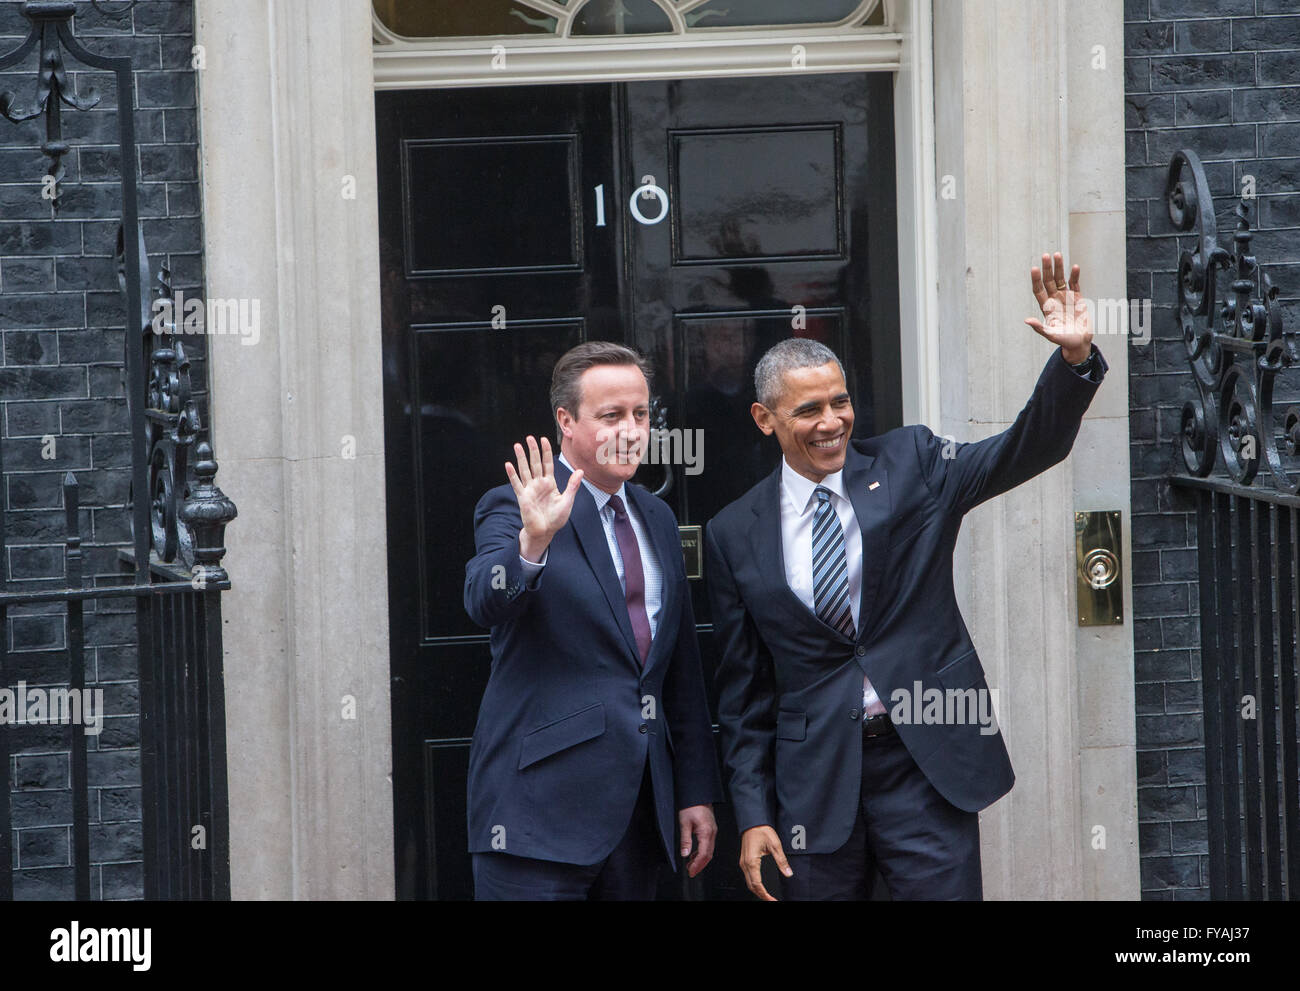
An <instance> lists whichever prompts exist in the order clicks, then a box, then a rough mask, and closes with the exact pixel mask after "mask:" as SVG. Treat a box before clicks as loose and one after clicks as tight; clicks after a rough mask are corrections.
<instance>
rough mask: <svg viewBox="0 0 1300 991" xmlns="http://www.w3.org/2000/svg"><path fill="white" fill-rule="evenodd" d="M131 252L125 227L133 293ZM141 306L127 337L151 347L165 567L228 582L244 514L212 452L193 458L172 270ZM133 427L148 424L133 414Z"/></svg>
mask: <svg viewBox="0 0 1300 991" xmlns="http://www.w3.org/2000/svg"><path fill="white" fill-rule="evenodd" d="M137 237H138V245H139V247H138V250H139V252H140V257H141V258H142V259H147V258H148V255H147V254H146V253H145V245H144V235H143V234H142V233H141V234H138V235H137ZM124 245H125V231H124V229H123V228H121V227H119V228H118V253H117V258H118V279H119V282H120V283H121V284H122V287H123V289H124V290H125V287H126V286H125V284H126V278H127V276H126V266H125V264H124V259H125V255H124V251H123V248H124ZM146 271H147V268H146V267H144V266H142V267H141V281H142V282H145V281H147V280H146V277H145V275H144V273H145V272H146ZM140 299H141V300H142V301H143V305H142V306H141V312H140V318H139V325H138V327H137V329H136V334H127V342H126V346H127V347H128V348H129V347H132V346H133V344H132V342H133V340H134V342H135V344H134V346H137V347H142V348H143V350H144V359H145V368H146V370H147V379H146V382H147V386H146V390H145V396H144V417H143V421H142V422H143V429H144V431H145V451H146V452H147V457H148V464H149V473H148V478H149V501H150V514H149V515H150V523H151V527H150V529H151V531H152V533H151V537H150V543H151V546H152V549H153V553H154V554H156V555H157V556H158V558H159V560H161V561H165V562H168V563H171V562H179V563H180V564H182V565H183V566H184V567H185V568H187V569H189V570H190V571H192V572H193V573H195V574H196V575H197V574H200V573H201V574H203V575H204V576H205V580H211V581H225V580H226V573H225V571H224V570H223V569H222V568H221V564H220V560H221V558H220V555H221V553H224V548H223V547H222V539H223V535H224V532H225V528H226V524H227V523H229V522H230V521H231V520H232V519H234V518H235V516H236V515H237V511H236V509H235V504H234V503H233V502H231V501H230V500H229V499H228V498H226V496H225V493H223V492H222V491H221V489H220V488H218V487H217V485H216V484H215V483H214V482H213V477H214V476H215V474H216V470H217V463H216V461H214V460H213V458H212V448H211V447H210V446H209V445H208V444H207V443H206V442H202V443H197V450H196V452H195V455H196V458H192V457H191V455H190V449H191V448H192V447H195V446H196V442H197V441H198V437H199V434H200V432H201V430H202V426H203V424H202V420H201V418H200V416H199V409H198V405H197V404H196V403H195V401H194V396H193V388H192V386H191V382H190V359H189V356H188V355H187V354H186V352H185V344H184V342H183V341H182V340H181V338H182V337H183V335H184V330H185V327H184V315H183V313H182V312H181V309H182V307H181V300H180V299H178V298H177V296H176V293H175V292H174V291H173V289H172V285H171V273H170V271H168V269H167V268H166V267H165V266H164V267H161V268H160V269H159V271H158V277H157V280H156V281H155V282H154V283H153V285H152V286H150V287H148V288H147V289H145V290H144V291H142V292H141V293H140ZM127 357H128V359H129V355H128V356H127ZM135 401H136V400H135V397H133V396H131V397H128V400H127V406H128V409H130V408H131V407H133V405H134V403H135ZM131 422H132V423H140V422H141V421H140V420H138V419H137V418H136V417H135V416H134V415H132V417H131ZM196 460H197V463H195V461H196ZM192 465H193V468H191V466H192ZM192 475H197V478H198V480H197V481H195V482H192V481H191V476H192ZM132 498H134V492H132ZM214 551H215V552H217V554H216V557H215V558H214V557H213V553H214Z"/></svg>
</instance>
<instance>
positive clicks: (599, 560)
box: [555, 458, 640, 667]
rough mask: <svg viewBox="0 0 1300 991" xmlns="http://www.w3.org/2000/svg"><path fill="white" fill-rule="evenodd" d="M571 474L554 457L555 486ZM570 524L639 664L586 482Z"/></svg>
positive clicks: (562, 485) (620, 587) (566, 481)
mask: <svg viewBox="0 0 1300 991" xmlns="http://www.w3.org/2000/svg"><path fill="white" fill-rule="evenodd" d="M571 474H572V472H570V471H569V469H568V468H566V467H565V466H564V463H563V462H562V461H560V459H559V458H556V459H555V486H556V488H558V489H559V490H560V491H561V492H563V491H564V488H565V486H567V485H568V484H569V476H570V475H571ZM569 525H570V526H572V527H573V534H574V536H575V537H577V539H578V546H579V547H581V548H582V553H583V556H584V557H586V559H587V563H588V564H589V565H591V570H592V571H593V572H594V573H595V575H596V580H597V581H598V582H599V583H600V589H601V591H602V592H604V593H605V599H606V601H607V602H608V603H609V608H610V612H612V613H613V614H614V622H615V623H617V624H618V628H619V629H620V630H622V631H623V639H624V641H625V642H626V643H627V648H628V650H629V651H631V652H632V656H631V657H630V658H629V660H630V661H632V663H634V664H637V666H638V667H639V666H640V663H639V661H638V656H639V655H638V653H637V649H636V636H635V635H634V634H633V633H632V620H631V618H629V616H628V614H627V599H626V598H625V597H624V595H623V585H622V583H621V582H620V581H619V580H618V572H617V571H615V570H614V559H613V558H612V557H610V554H609V541H607V540H606V539H605V528H604V527H603V526H602V525H601V522H600V517H599V515H597V513H596V500H595V499H594V498H592V495H591V493H590V492H588V491H587V486H585V485H579V486H578V494H577V495H576V496H574V499H573V511H572V512H571V513H570V514H569Z"/></svg>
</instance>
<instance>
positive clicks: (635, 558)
mask: <svg viewBox="0 0 1300 991" xmlns="http://www.w3.org/2000/svg"><path fill="white" fill-rule="evenodd" d="M609 504H610V505H611V506H613V507H614V536H615V538H617V540H618V552H619V553H620V554H621V555H623V595H624V598H626V599H627V614H628V618H630V619H631V620H632V632H633V633H634V634H635V635H636V647H637V650H639V651H640V652H641V663H642V664H644V663H645V659H646V655H647V654H649V653H650V617H649V616H647V615H646V611H645V571H644V570H643V569H642V567H641V548H640V547H638V546H637V542H636V534H635V533H633V532H632V521H631V520H629V519H628V518H627V510H626V509H624V508H623V500H622V499H620V498H619V497H618V496H616V495H615V496H610V497H609Z"/></svg>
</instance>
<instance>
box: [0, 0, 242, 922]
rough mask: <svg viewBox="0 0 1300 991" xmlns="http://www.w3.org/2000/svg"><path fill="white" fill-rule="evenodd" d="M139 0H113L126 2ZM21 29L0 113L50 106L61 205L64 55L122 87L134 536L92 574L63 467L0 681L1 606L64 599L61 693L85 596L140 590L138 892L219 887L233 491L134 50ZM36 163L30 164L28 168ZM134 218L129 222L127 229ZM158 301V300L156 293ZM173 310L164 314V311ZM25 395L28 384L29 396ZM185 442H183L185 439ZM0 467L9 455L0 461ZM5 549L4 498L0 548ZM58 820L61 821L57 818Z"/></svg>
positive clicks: (36, 9) (43, 19) (6, 788)
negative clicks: (157, 190)
mask: <svg viewBox="0 0 1300 991" xmlns="http://www.w3.org/2000/svg"><path fill="white" fill-rule="evenodd" d="M132 6H134V3H128V4H127V5H126V6H124V7H118V8H116V9H113V10H109V9H108V8H100V7H99V6H98V3H97V2H96V8H97V9H100V10H101V11H102V12H104V13H107V14H110V16H112V15H114V14H117V13H124V12H126V11H128V10H129V9H130V8H131V7H132ZM22 13H23V15H24V16H25V17H26V18H27V19H28V20H29V21H30V22H31V31H30V33H29V34H28V36H27V38H26V39H25V40H24V41H23V42H22V43H21V44H20V45H19V46H18V47H17V48H16V49H15V50H14V51H12V52H10V53H8V54H7V55H4V56H0V70H4V69H8V68H10V67H13V66H16V65H19V64H20V63H21V62H22V60H23V59H25V58H27V57H28V56H29V55H30V54H31V53H32V52H33V51H38V58H39V66H38V70H37V79H36V98H35V101H34V102H33V103H32V104H30V105H28V106H23V105H20V103H19V100H18V98H17V97H16V96H15V95H14V94H12V93H0V115H2V116H4V117H6V118H7V119H9V120H10V121H13V122H16V123H17V122H22V121H26V120H34V119H36V118H38V117H44V122H45V142H44V143H43V144H42V146H41V150H42V151H43V152H44V154H45V155H46V156H47V157H48V159H49V163H48V168H47V176H46V182H45V184H46V186H47V187H48V189H49V190H51V191H52V194H53V195H52V197H51V205H52V207H53V208H54V209H55V210H56V211H57V209H58V206H59V190H60V185H61V183H62V180H63V177H64V169H63V157H64V156H65V155H67V154H68V152H69V150H70V149H69V146H68V145H67V143H65V142H64V141H63V139H62V129H61V126H60V113H61V111H62V107H63V105H67V106H69V107H72V108H74V109H76V110H87V109H89V108H91V107H93V106H95V105H96V104H97V103H98V102H99V98H98V97H97V96H96V95H94V93H93V92H90V93H87V94H86V95H84V96H82V95H78V94H77V93H75V92H73V91H72V89H71V88H70V87H69V83H68V77H67V73H66V69H65V57H68V56H70V57H71V58H72V59H74V60H76V62H78V63H80V64H82V65H84V66H88V67H90V68H93V69H104V70H108V71H110V72H112V73H113V74H114V76H115V79H116V84H117V92H118V94H119V98H118V100H119V106H118V113H117V123H118V138H119V141H118V148H119V151H120V161H121V164H122V176H121V194H122V217H121V227H120V228H119V233H118V252H117V261H118V277H119V285H120V288H121V290H122V293H123V296H124V300H125V305H126V314H127V320H126V328H127V333H126V346H125V355H124V359H123V363H124V368H125V373H126V388H127V411H128V418H129V422H130V431H131V493H132V494H131V500H130V506H129V508H128V510H127V511H128V512H129V513H130V517H131V536H132V545H131V549H130V550H129V551H125V550H124V551H123V552H122V560H123V562H124V564H125V566H126V571H127V575H126V576H125V577H126V579H127V580H126V582H125V583H123V584H108V585H93V586H87V585H86V583H85V582H84V581H83V577H82V570H83V569H82V560H81V554H82V551H81V538H82V534H81V532H80V523H79V519H78V515H77V509H78V489H79V486H78V482H77V479H76V477H75V476H74V475H73V474H72V473H71V472H69V473H68V474H67V475H66V477H65V479H64V487H63V494H64V511H65V516H66V536H65V541H64V543H65V548H64V570H65V576H66V580H65V581H64V582H63V583H62V587H57V588H50V587H48V583H45V587H41V588H35V589H33V588H20V587H18V584H19V583H11V582H10V581H8V576H7V575H6V573H5V569H4V567H3V565H0V688H5V687H6V686H9V683H10V682H9V664H10V652H9V642H10V640H9V637H10V624H9V611H10V609H13V608H16V607H31V606H35V605H37V604H49V603H64V608H65V615H66V634H67V635H66V641H65V643H66V650H67V654H68V679H67V683H68V694H69V696H72V695H73V693H72V690H73V689H76V690H78V691H77V692H76V694H77V695H82V694H84V689H85V675H86V672H85V644H84V635H83V634H84V621H85V603H86V602H87V601H93V602H95V603H99V602H107V601H110V600H113V599H117V598H123V597H127V598H134V600H135V604H136V609H135V611H136V635H137V642H138V647H139V652H138V656H139V714H140V752H141V785H142V789H141V790H142V803H143V859H144V895H145V897H146V898H151V899H152V898H165V899H173V898H190V899H224V898H229V896H230V858H229V824H228V811H227V799H226V771H225V760H226V755H225V710H224V691H223V684H222V654H221V600H220V595H221V591H222V590H224V589H227V588H229V587H230V582H229V578H228V576H227V574H226V571H225V570H224V568H223V567H222V565H221V560H222V557H223V556H224V554H225V548H224V547H223V546H222V541H223V539H224V533H225V528H226V524H227V523H229V522H230V520H232V519H233V518H234V517H235V506H234V504H233V503H232V502H231V501H230V500H229V499H227V498H226V497H225V495H224V494H223V493H222V492H221V490H220V489H219V488H218V487H217V486H216V484H215V482H214V477H215V475H216V471H217V464H216V462H215V461H214V460H213V457H212V450H211V447H210V446H209V445H208V443H207V442H206V441H204V440H201V439H200V438H201V437H202V436H203V430H202V426H201V423H200V417H199V412H198V408H197V405H196V403H195V401H194V399H193V397H192V394H191V387H190V363H189V359H188V357H187V356H186V354H185V347H184V344H183V343H182V341H181V340H180V334H181V333H182V331H181V329H180V328H178V327H177V325H176V322H175V319H174V315H175V314H177V313H179V311H180V306H179V305H178V304H179V300H177V299H176V298H175V295H174V294H173V292H172V288H171V285H170V277H169V273H168V272H167V270H166V269H165V268H164V269H162V270H161V271H160V272H159V273H158V276H157V278H156V279H155V280H153V281H151V280H150V278H149V275H148V272H147V268H146V267H147V264H148V256H147V254H146V251H145V243H144V236H143V232H142V230H141V227H140V221H139V207H138V200H139V197H138V183H139V176H138V170H137V165H136V163H137V155H136V139H135V127H134V118H133V107H134V99H133V94H134V92H135V88H134V76H133V73H132V61H131V59H130V58H129V57H107V56H102V55H97V54H94V53H93V52H90V51H88V50H87V49H85V48H84V47H82V45H81V44H80V43H79V42H78V41H77V39H76V36H75V35H74V33H73V30H72V20H73V16H74V13H75V6H74V4H73V3H71V2H66V0H58V2H54V0H44V2H37V0H28V2H26V3H24V4H23V8H22ZM36 178H39V177H36ZM128 232H129V233H128ZM159 300H163V301H167V302H168V303H169V304H170V305H169V306H159V305H157V302H156V301H159ZM160 314H163V315H166V314H172V315H173V317H172V318H166V317H165V316H164V317H160ZM23 398H25V399H31V398H37V397H32V396H24V397H23ZM191 452H192V453H191ZM0 477H3V465H2V464H0ZM5 559H6V550H5V529H4V514H3V511H0V562H3V561H4V560H5ZM71 737H72V739H71V740H70V741H69V743H68V750H69V754H70V769H71V774H70V778H71V786H72V811H71V818H72V824H71V826H72V844H71V861H72V867H73V874H74V878H75V885H74V887H75V897H76V898H77V899H88V898H89V897H90V846H89V810H88V787H89V785H88V781H87V765H86V761H87V754H86V751H87V744H86V736H85V733H84V731H83V729H82V727H80V726H77V725H72V727H71ZM10 755H11V730H10V727H9V726H8V725H6V724H4V723H2V722H0V799H3V800H2V801H0V900H7V899H11V898H12V897H13V874H12V864H13V850H12V830H11V818H10V812H11V810H10V792H11V781H10V779H9V767H10ZM51 824H52V825H53V824H54V823H51Z"/></svg>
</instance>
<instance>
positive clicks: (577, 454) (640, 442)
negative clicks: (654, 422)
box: [555, 365, 650, 493]
mask: <svg viewBox="0 0 1300 991" xmlns="http://www.w3.org/2000/svg"><path fill="white" fill-rule="evenodd" d="M578 383H579V389H580V391H579V395H580V396H581V397H582V398H581V399H580V400H579V402H578V409H577V411H576V413H574V412H571V411H569V410H566V409H565V408H564V407H563V406H561V407H560V408H559V409H557V410H556V411H555V419H556V422H557V423H558V424H559V425H560V431H561V433H562V434H563V439H562V440H561V441H560V450H561V451H562V452H563V453H564V456H565V458H567V459H568V462H569V464H571V465H573V467H574V468H581V469H582V471H583V477H584V478H585V479H586V480H587V481H589V482H591V484H592V485H594V486H596V487H597V488H598V489H601V490H602V491H604V492H611V493H612V492H617V491H618V488H619V486H620V485H622V484H623V483H624V482H626V481H627V480H628V479H630V478H631V477H632V476H633V475H635V474H636V470H637V467H638V466H639V465H640V464H641V456H642V454H643V453H644V452H645V448H646V443H647V441H648V440H649V437H650V389H649V387H648V386H647V385H646V380H645V376H644V375H642V374H641V369H639V368H637V366H636V365H592V366H591V367H590V368H588V369H587V370H586V371H585V372H583V373H582V377H581V378H580V379H579V380H578Z"/></svg>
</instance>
